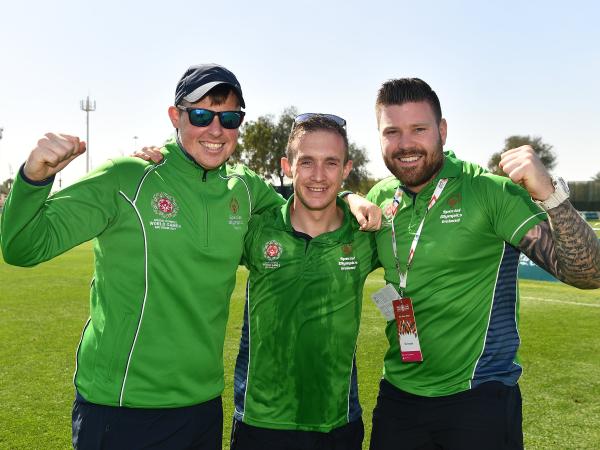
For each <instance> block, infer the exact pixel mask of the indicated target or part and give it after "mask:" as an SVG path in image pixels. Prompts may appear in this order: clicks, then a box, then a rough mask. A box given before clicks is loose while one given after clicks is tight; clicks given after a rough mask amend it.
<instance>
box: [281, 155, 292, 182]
mask: <svg viewBox="0 0 600 450" xmlns="http://www.w3.org/2000/svg"><path fill="white" fill-rule="evenodd" d="M281 170H283V173H284V174H285V176H286V177H288V178H292V165H291V164H290V161H289V160H288V159H287V158H286V157H285V156H284V157H283V158H281Z"/></svg>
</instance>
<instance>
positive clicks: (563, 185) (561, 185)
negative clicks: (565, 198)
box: [552, 177, 570, 195]
mask: <svg viewBox="0 0 600 450" xmlns="http://www.w3.org/2000/svg"><path fill="white" fill-rule="evenodd" d="M552 181H553V183H552V184H554V188H555V189H560V190H562V191H564V192H565V193H566V194H567V195H568V194H569V193H570V192H569V185H568V184H567V182H566V181H565V180H563V179H562V178H561V177H555V178H554V177H553V178H552Z"/></svg>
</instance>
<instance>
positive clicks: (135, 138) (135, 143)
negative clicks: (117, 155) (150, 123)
mask: <svg viewBox="0 0 600 450" xmlns="http://www.w3.org/2000/svg"><path fill="white" fill-rule="evenodd" d="M137 140H138V137H137V136H134V137H133V151H134V152H135V151H137V149H138V147H137Z"/></svg>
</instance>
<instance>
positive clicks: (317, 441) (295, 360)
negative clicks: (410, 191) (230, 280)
mask: <svg viewBox="0 0 600 450" xmlns="http://www.w3.org/2000/svg"><path fill="white" fill-rule="evenodd" d="M348 158H349V155H348V139H347V136H346V130H345V121H344V119H342V118H340V117H338V116H334V115H330V114H301V115H300V116H298V117H297V118H296V120H295V123H294V126H293V128H292V132H291V134H290V136H289V140H288V146H287V152H286V157H284V158H282V160H281V166H282V169H283V171H284V173H285V174H286V176H288V177H289V178H291V179H292V181H293V186H294V194H293V195H292V196H291V197H290V199H289V200H288V201H287V203H286V204H285V205H283V206H281V207H277V208H274V209H272V210H270V211H267V212H264V213H262V214H260V215H257V216H254V217H253V218H252V219H251V221H250V224H249V225H248V233H247V234H246V239H245V246H244V257H243V262H244V263H245V265H246V267H247V268H248V269H249V271H250V274H249V278H248V286H247V290H246V306H245V310H244V326H243V329H242V338H241V341H240V351H239V354H238V357H237V362H236V369H235V383H234V384H235V386H234V397H235V419H234V424H233V430H232V436H231V449H232V450H262V449H270V450H287V449H291V448H293V449H297V450H303V449H306V450H309V449H310V450H334V449H344V450H360V449H361V448H362V440H363V435H364V429H363V422H362V418H361V413H362V411H361V407H360V404H359V401H358V384H357V373H356V364H355V350H356V341H357V337H358V329H359V324H360V315H361V307H362V290H363V285H364V282H365V279H366V277H367V275H368V274H369V273H370V272H371V271H372V270H374V269H375V268H376V267H377V266H378V260H377V253H376V247H375V235H374V233H364V232H361V231H360V230H359V226H358V223H357V222H356V220H355V219H354V218H353V217H352V215H351V214H350V212H349V210H348V208H347V206H346V205H345V203H344V202H343V201H341V200H340V199H339V198H337V192H338V191H339V190H340V188H341V185H342V182H343V180H344V179H345V178H346V177H347V176H348V174H349V172H350V170H351V168H352V161H350V160H349V159H348Z"/></svg>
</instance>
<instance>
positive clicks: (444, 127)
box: [439, 119, 448, 145]
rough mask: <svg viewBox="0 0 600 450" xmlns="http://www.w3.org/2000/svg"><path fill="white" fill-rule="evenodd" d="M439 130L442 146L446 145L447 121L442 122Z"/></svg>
mask: <svg viewBox="0 0 600 450" xmlns="http://www.w3.org/2000/svg"><path fill="white" fill-rule="evenodd" d="M439 129H440V138H441V140H442V145H446V137H447V136H448V123H447V122H446V119H442V120H440V126H439Z"/></svg>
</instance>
